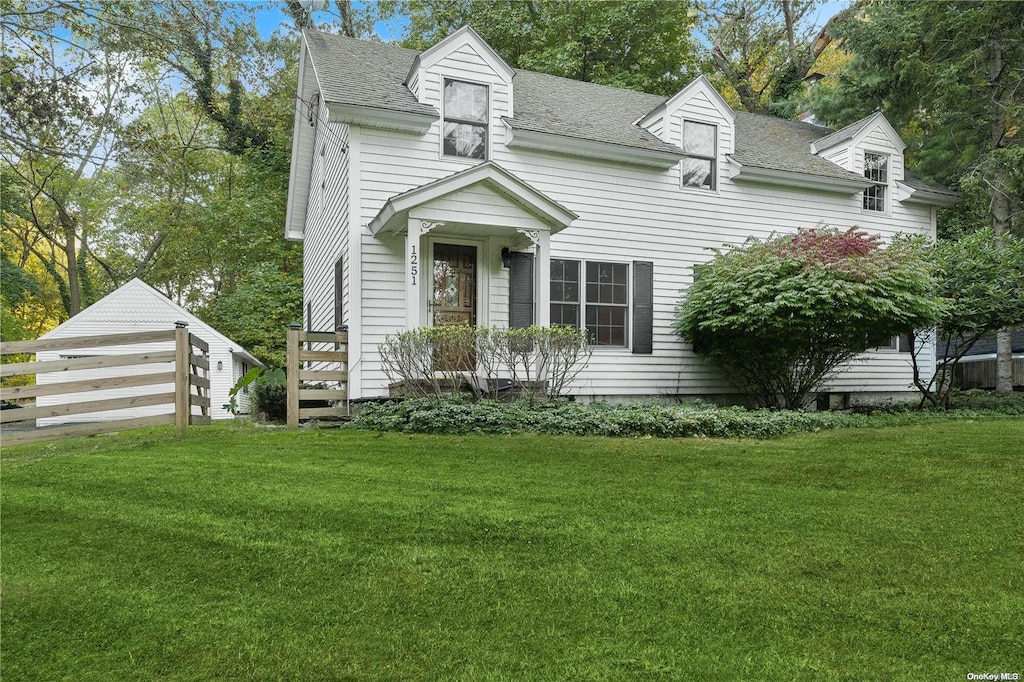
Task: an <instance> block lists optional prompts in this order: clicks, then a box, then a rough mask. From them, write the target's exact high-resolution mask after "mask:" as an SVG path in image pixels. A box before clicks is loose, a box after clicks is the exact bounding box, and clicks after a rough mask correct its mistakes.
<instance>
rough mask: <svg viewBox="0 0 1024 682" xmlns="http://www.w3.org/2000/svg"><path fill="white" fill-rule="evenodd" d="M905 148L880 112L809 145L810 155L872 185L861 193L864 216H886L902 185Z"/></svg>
mask: <svg viewBox="0 0 1024 682" xmlns="http://www.w3.org/2000/svg"><path fill="white" fill-rule="evenodd" d="M906 147H907V145H906V144H905V143H904V142H903V140H901V139H900V136H899V134H898V133H897V132H896V130H895V129H894V128H893V127H892V125H891V124H890V123H889V121H887V120H886V118H885V116H883V115H882V113H881V112H877V111H876V112H875V113H873V114H871V115H870V116H867V117H865V118H862V119H861V120H859V121H856V122H855V123H851V124H850V125H848V126H846V127H845V128H841V129H840V130H837V131H836V132H834V133H831V134H829V135H826V136H825V137H822V138H821V139H819V140H815V141H814V142H813V143H811V152H812V153H813V154H816V155H817V156H820V157H822V158H824V159H827V160H828V161H831V162H832V163H834V164H835V165H837V166H839V167H840V168H843V169H845V170H848V171H850V172H852V173H855V174H857V175H860V176H863V177H864V178H865V180H868V181H870V182H871V183H872V184H871V186H869V187H868V188H866V189H865V190H864V191H863V193H862V199H861V208H862V210H864V211H865V212H866V213H872V214H876V213H882V214H887V213H889V212H890V211H891V210H892V202H893V200H894V199H897V198H898V197H897V192H896V190H897V188H898V187H899V186H900V185H899V184H898V183H902V182H903V181H904V171H903V150H904V149H906Z"/></svg>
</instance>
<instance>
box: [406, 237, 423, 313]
mask: <svg viewBox="0 0 1024 682" xmlns="http://www.w3.org/2000/svg"><path fill="white" fill-rule="evenodd" d="M421 235H422V232H421V231H420V221H419V220H417V219H415V218H409V222H408V227H407V229H406V231H405V327H406V329H416V328H417V327H419V326H421V324H422V323H421V321H420V282H421V281H422V280H423V254H421V253H420V250H421V245H420V236H421Z"/></svg>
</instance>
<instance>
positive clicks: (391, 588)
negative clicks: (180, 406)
mask: <svg viewBox="0 0 1024 682" xmlns="http://www.w3.org/2000/svg"><path fill="white" fill-rule="evenodd" d="M1022 469H1024V419H1003V420H996V421H987V422H973V423H972V422H955V423H953V422H951V423H947V424H938V425H928V426H921V427H906V428H898V429H894V428H887V429H862V430H841V431H831V432H823V433H817V434H808V435H802V436H796V437H790V438H785V439H780V440H774V441H744V440H732V441H724V440H721V441H720V440H656V439H655V440H651V439H647V440H627V439H618V440H615V439H602V438H569V437H542V436H515V437H497V436H490V437H488V436H479V437H478V436H474V437H464V438H460V437H434V436H409V435H400V434H385V435H378V434H374V433H368V432H351V431H304V432H302V433H286V432H280V431H277V432H266V431H262V430H257V429H255V428H252V427H247V426H224V425H217V426H213V427H207V428H196V429H194V430H192V431H191V432H190V435H189V437H188V439H187V440H185V441H177V440H175V438H174V436H173V433H172V432H171V431H169V430H150V431H142V432H135V433H125V434H121V435H118V436H101V437H95V438H88V439H80V440H77V441H66V442H63V443H57V444H49V445H38V446H28V447H24V448H11V449H9V450H8V449H5V450H4V452H3V463H2V488H0V495H2V497H0V513H2V528H0V532H2V559H3V564H2V578H3V582H2V590H3V592H2V594H3V603H2V623H0V624H2V632H0V635H2V640H0V655H2V658H0V665H2V677H3V680H4V682H15V681H16V680H62V679H66V680H76V681H77V680H104V681H106V680H146V679H161V680H211V679H238V680H270V679H281V680H417V679H422V680H439V679H461V680H566V679H573V680H645V679H650V680H661V679H664V680H671V679H683V680H687V679H711V678H714V679H747V680H838V679H843V680H881V679H894V680H897V679H898V680H964V679H966V675H967V673H970V672H1004V671H1012V672H1020V673H1024V618H1022V614H1024V530H1022V521H1021V499H1022V498H1021V494H1022V491H1024V471H1022Z"/></svg>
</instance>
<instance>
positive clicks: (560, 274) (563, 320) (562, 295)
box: [551, 258, 580, 329]
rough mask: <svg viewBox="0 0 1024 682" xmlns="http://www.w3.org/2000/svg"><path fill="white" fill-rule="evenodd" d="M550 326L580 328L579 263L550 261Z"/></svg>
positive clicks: (576, 261) (573, 261)
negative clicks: (558, 325)
mask: <svg viewBox="0 0 1024 682" xmlns="http://www.w3.org/2000/svg"><path fill="white" fill-rule="evenodd" d="M551 324H553V325H554V324H560V325H565V326H567V327H576V328H577V329H579V326H580V262H579V261H578V260H559V259H557V258H552V259H551Z"/></svg>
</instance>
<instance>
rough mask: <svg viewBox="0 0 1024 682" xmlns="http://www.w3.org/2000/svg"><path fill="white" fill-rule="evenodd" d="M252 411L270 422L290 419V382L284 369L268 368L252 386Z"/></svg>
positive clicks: (259, 417) (250, 397)
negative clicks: (288, 382)
mask: <svg viewBox="0 0 1024 682" xmlns="http://www.w3.org/2000/svg"><path fill="white" fill-rule="evenodd" d="M249 400H250V401H251V402H252V413H253V414H254V415H255V416H256V417H257V418H258V419H262V420H265V421H269V422H285V421H287V420H288V384H287V381H286V379H285V372H284V370H283V369H271V370H267V371H266V372H264V373H263V374H261V375H260V377H259V379H257V380H256V382H255V383H254V384H253V386H252V392H251V393H250V396H249Z"/></svg>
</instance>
